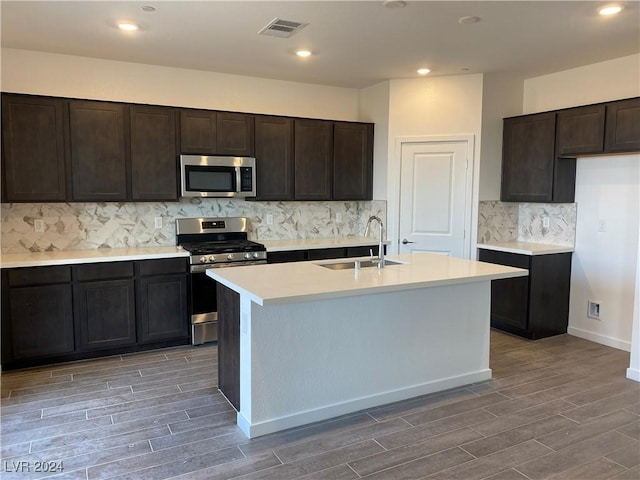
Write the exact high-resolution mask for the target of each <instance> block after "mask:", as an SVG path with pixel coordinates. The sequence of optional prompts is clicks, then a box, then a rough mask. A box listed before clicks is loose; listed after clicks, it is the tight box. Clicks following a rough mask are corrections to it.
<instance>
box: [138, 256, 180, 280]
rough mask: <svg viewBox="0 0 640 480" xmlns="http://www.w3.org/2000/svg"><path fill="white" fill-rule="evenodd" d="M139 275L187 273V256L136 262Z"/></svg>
mask: <svg viewBox="0 0 640 480" xmlns="http://www.w3.org/2000/svg"><path fill="white" fill-rule="evenodd" d="M136 268H137V269H138V270H137V272H138V275H140V276H143V277H146V276H149V275H164V274H166V273H185V272H186V271H187V260H186V258H163V259H161V260H144V261H142V262H136Z"/></svg>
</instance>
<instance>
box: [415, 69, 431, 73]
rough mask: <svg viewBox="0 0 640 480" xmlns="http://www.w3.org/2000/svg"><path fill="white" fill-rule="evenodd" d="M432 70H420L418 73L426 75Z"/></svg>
mask: <svg viewBox="0 0 640 480" xmlns="http://www.w3.org/2000/svg"><path fill="white" fill-rule="evenodd" d="M430 71H431V70H429V69H428V68H419V69H418V73H419V74H420V75H426V74H427V73H429V72H430Z"/></svg>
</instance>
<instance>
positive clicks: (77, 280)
mask: <svg viewBox="0 0 640 480" xmlns="http://www.w3.org/2000/svg"><path fill="white" fill-rule="evenodd" d="M134 267H135V268H134ZM187 269H188V265H187V260H186V259H185V258H170V259H157V260H156V259H154V260H143V261H136V262H104V263H91V264H81V265H74V266H68V265H64V266H53V267H30V268H14V269H5V270H2V305H1V307H2V317H1V322H0V326H1V328H2V335H1V340H2V351H1V353H2V368H3V369H5V370H10V369H14V368H22V367H30V366H35V365H46V364H50V363H55V362H63V361H69V360H79V359H84V358H92V357H99V356H103V355H115V354H122V353H129V352H133V351H138V350H148V349H150V348H159V347H168V346H174V345H185V344H188V343H189V342H190V338H189V333H190V332H189V312H188V306H187V282H188V273H187Z"/></svg>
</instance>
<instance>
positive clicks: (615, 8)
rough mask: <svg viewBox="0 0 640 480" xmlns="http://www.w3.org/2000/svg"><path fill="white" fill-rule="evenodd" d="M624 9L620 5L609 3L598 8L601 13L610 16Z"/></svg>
mask: <svg viewBox="0 0 640 480" xmlns="http://www.w3.org/2000/svg"><path fill="white" fill-rule="evenodd" d="M621 11H622V7H621V6H620V5H607V6H606V7H602V8H601V9H600V10H598V13H599V14H600V15H604V16H608V15H615V14H616V13H620V12H621Z"/></svg>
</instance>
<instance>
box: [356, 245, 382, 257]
mask: <svg viewBox="0 0 640 480" xmlns="http://www.w3.org/2000/svg"><path fill="white" fill-rule="evenodd" d="M386 250H387V249H386V247H385V252H386ZM371 252H373V255H375V256H377V255H378V245H366V246H364V247H347V257H368V256H369V255H371Z"/></svg>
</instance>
